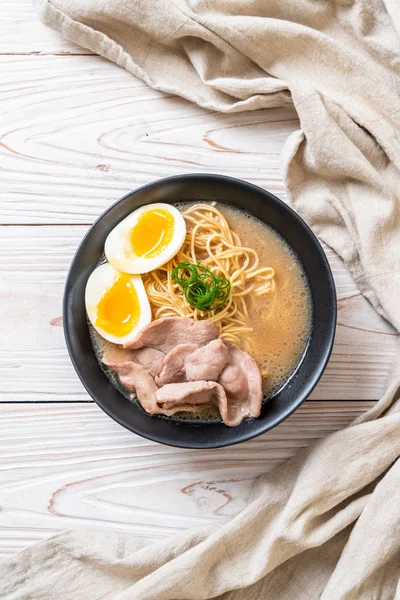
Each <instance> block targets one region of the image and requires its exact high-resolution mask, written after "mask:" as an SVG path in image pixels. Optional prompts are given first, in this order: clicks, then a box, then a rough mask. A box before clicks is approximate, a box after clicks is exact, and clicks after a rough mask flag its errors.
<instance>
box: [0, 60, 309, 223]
mask: <svg viewBox="0 0 400 600" xmlns="http://www.w3.org/2000/svg"><path fill="white" fill-rule="evenodd" d="M0 70H1V72H2V78H1V80H0V112H1V113H2V114H3V116H4V118H3V119H2V120H1V123H0V167H1V169H0V182H1V187H0V190H1V192H0V194H1V195H0V201H1V203H2V211H1V216H0V220H1V221H0V222H1V223H15V224H22V223H27V224H29V223H49V224H50V223H52V224H54V223H60V224H67V223H77V224H82V223H87V224H89V223H92V222H93V220H94V219H95V218H96V217H97V216H98V215H99V214H100V213H101V212H102V211H103V210H104V209H105V208H106V207H108V206H109V205H110V204H111V203H113V202H115V201H116V200H118V198H120V197H121V196H122V195H124V194H125V193H127V192H129V191H131V190H132V189H135V188H136V187H137V186H139V185H142V184H145V183H148V182H150V181H153V180H154V179H159V178H161V177H166V176H169V175H177V174H180V173H196V172H206V173H224V174H226V175H232V176H236V177H241V178H243V179H247V180H249V181H252V182H254V183H257V184H258V185H261V186H263V187H265V188H268V189H269V190H270V191H272V192H273V193H275V194H277V195H278V196H280V197H282V198H284V197H285V193H284V188H283V183H282V177H281V174H280V164H279V154H280V152H281V149H282V147H283V144H284V141H285V139H286V137H287V136H288V134H289V133H291V132H292V131H294V130H295V129H297V128H298V120H297V116H296V113H295V111H294V109H292V108H285V109H283V108H282V109H271V110H265V111H256V112H253V113H245V114H234V115H222V114H217V113H212V112H209V111H206V110H203V109H201V108H198V107H197V106H195V105H193V104H191V103H189V102H187V101H185V100H181V99H179V98H176V97H168V96H165V95H163V94H162V93H160V92H157V91H155V90H152V89H150V88H149V87H148V86H147V85H145V84H144V83H143V82H141V81H140V80H138V79H136V78H135V77H133V75H130V74H129V73H127V72H126V71H124V70H122V69H120V68H119V67H117V66H116V65H113V64H111V63H109V62H107V61H106V60H104V59H102V58H100V57H94V56H80V57H68V56H66V57H55V56H35V57H32V56H19V57H15V56H14V57H4V56H3V57H0Z"/></svg>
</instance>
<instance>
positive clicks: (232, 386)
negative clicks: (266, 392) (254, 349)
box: [218, 342, 262, 422]
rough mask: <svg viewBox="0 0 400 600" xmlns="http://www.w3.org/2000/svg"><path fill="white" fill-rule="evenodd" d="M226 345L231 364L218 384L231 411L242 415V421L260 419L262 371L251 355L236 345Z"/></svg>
mask: <svg viewBox="0 0 400 600" xmlns="http://www.w3.org/2000/svg"><path fill="white" fill-rule="evenodd" d="M226 345H227V347H228V349H229V362H228V364H227V365H226V367H225V368H224V370H223V371H222V373H221V375H220V377H219V379H218V382H219V383H220V384H221V385H222V386H223V388H224V389H225V392H226V395H227V398H228V402H229V410H230V411H231V412H232V413H235V415H241V418H240V421H241V420H242V419H244V418H245V417H258V416H259V415H260V411H261V403H262V380H261V373H260V369H259V368H258V366H257V363H256V361H255V360H254V359H253V358H252V357H251V356H250V354H247V352H244V351H243V350H240V348H238V347H237V346H235V344H231V343H229V342H227V343H226ZM232 418H234V417H233V416H232ZM235 418H237V417H235ZM229 420H231V418H230V419H229ZM240 421H239V422H240Z"/></svg>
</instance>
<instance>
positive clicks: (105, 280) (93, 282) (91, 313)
mask: <svg viewBox="0 0 400 600" xmlns="http://www.w3.org/2000/svg"><path fill="white" fill-rule="evenodd" d="M119 275H121V273H120V272H119V271H118V270H117V269H114V267H113V266H112V265H110V263H107V262H106V263H104V264H102V265H100V266H99V267H97V268H96V269H95V270H94V271H93V273H92V274H91V275H90V277H89V279H88V281H87V284H86V290H85V304H86V312H87V314H88V317H89V320H90V322H91V324H92V325H93V327H94V328H95V329H96V331H97V332H98V333H99V334H100V335H101V336H102V337H103V338H104V339H106V340H108V341H109V342H113V343H114V344H124V343H125V342H130V341H132V340H133V339H135V337H136V336H137V335H138V333H139V331H140V329H142V328H143V327H144V326H145V325H148V324H149V323H150V322H151V308H150V303H149V299H148V297H147V294H146V290H145V288H144V285H143V281H142V278H141V277H140V275H131V276H130V277H129V279H130V281H131V283H132V285H133V286H134V288H135V290H136V293H137V297H138V302H139V306H140V315H139V319H138V322H137V324H136V325H135V326H134V327H133V329H132V330H131V331H130V332H129V333H128V334H126V335H124V336H120V337H119V336H116V335H111V334H110V333H108V332H107V331H104V329H102V328H101V327H98V326H97V325H96V319H97V306H98V304H99V302H100V300H101V298H102V297H103V296H104V294H105V293H106V291H107V290H108V289H109V288H110V287H111V286H112V285H113V283H114V281H115V279H116V278H117V277H118V276H119Z"/></svg>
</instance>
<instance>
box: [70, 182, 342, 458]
mask: <svg viewBox="0 0 400 600" xmlns="http://www.w3.org/2000/svg"><path fill="white" fill-rule="evenodd" d="M194 179H196V180H203V181H207V180H208V181H210V182H212V181H214V182H220V183H222V184H223V183H230V184H232V185H236V186H237V185H239V186H241V187H244V188H247V189H248V190H250V191H253V192H255V193H256V194H261V195H262V196H265V197H267V198H268V199H269V200H270V201H272V202H273V203H275V204H276V205H277V206H278V207H280V208H282V209H283V211H284V212H285V211H286V212H288V213H289V214H291V216H292V218H294V220H295V221H297V222H299V223H300V224H301V226H302V228H303V229H305V231H306V233H307V234H308V236H309V237H310V238H311V240H312V241H313V243H314V245H315V246H316V247H317V249H318V251H319V258H320V260H321V261H322V263H323V265H324V270H325V274H326V276H327V283H328V285H329V290H330V292H331V297H330V301H331V307H330V308H331V310H332V312H331V318H330V323H329V327H328V333H327V336H326V338H325V352H324V356H323V358H322V360H319V362H318V374H317V376H314V378H313V381H312V383H311V384H309V385H308V386H306V387H305V388H304V390H303V391H302V392H301V393H300V394H299V397H300V399H299V400H298V401H297V402H295V403H293V406H291V407H290V408H289V409H287V410H286V411H283V412H282V414H281V415H279V416H278V417H277V418H275V420H274V421H273V422H271V423H269V424H264V425H265V426H264V427H261V430H260V428H258V429H249V430H248V431H246V430H242V431H241V435H240V436H239V437H238V439H234V440H232V441H230V440H226V441H222V442H220V443H219V442H218V441H216V442H215V441H212V442H208V443H203V442H202V443H198V444H197V443H196V442H191V443H190V444H188V443H185V442H180V441H179V439H178V440H175V439H168V440H166V439H165V436H163V435H158V434H156V433H155V434H149V433H147V432H143V431H142V430H140V429H138V428H136V427H135V424H134V423H133V424H132V423H127V422H126V421H125V420H124V419H121V418H119V416H118V415H116V414H115V413H113V411H112V410H110V409H109V407H108V406H107V405H106V404H104V403H103V402H101V401H99V399H98V397H96V395H95V393H94V392H93V390H91V388H90V386H89V385H88V383H87V381H86V378H85V375H84V373H83V369H82V367H81V364H80V363H79V361H78V358H77V356H76V349H75V344H74V339H73V334H72V331H71V330H70V328H69V321H68V319H67V318H66V317H67V315H68V309H69V302H70V294H71V290H72V288H73V286H72V285H71V278H72V276H73V271H74V268H75V263H76V261H77V259H78V257H79V256H80V254H81V252H82V250H83V248H84V247H85V245H86V243H87V242H88V240H89V238H90V237H91V235H92V233H93V229H94V228H95V227H96V225H98V224H99V223H100V222H101V221H102V220H103V219H105V218H106V217H107V216H108V214H109V213H110V212H112V211H113V209H114V208H115V207H117V206H118V205H119V204H120V203H122V202H124V201H125V200H127V199H128V198H131V197H132V196H134V195H135V194H137V193H140V192H145V191H151V190H152V189H153V188H155V187H158V186H160V185H163V184H165V183H168V184H169V183H173V182H176V183H185V182H187V183H189V184H193V180H194ZM188 201H190V198H189V199H188ZM167 202H168V201H167ZM178 202H179V201H178ZM221 202H223V203H225V204H227V205H232V206H234V203H233V202H230V201H229V199H227V200H223V201H221ZM171 204H172V202H171ZM140 206H141V205H139V206H138V207H137V208H139V207H140ZM133 210H136V209H133ZM248 212H249V213H250V214H253V213H252V211H251V210H249V211H248ZM253 216H254V217H255V218H256V219H258V220H261V221H262V222H263V223H265V224H266V225H269V224H268V223H267V222H265V221H263V219H260V217H258V216H256V215H253ZM269 226H270V227H272V228H273V229H275V227H274V226H273V225H269ZM114 227H115V225H114ZM275 230H276V229H275ZM276 231H277V230H276ZM277 233H278V234H279V235H280V236H281V237H283V238H284V235H283V234H282V233H280V232H279V231H277ZM284 239H285V238H284ZM286 243H287V244H288V245H289V246H290V247H291V245H290V243H289V242H288V241H286ZM299 260H300V262H301V264H302V266H304V265H303V262H302V261H301V258H300V257H299ZM62 308H63V330H64V338H65V342H66V346H67V350H68V354H69V357H70V360H71V362H72V365H73V367H74V369H75V371H76V373H77V375H78V377H79V379H80V381H81V383H82V384H83V386H84V388H85V389H86V391H87V392H88V394H89V395H90V396H91V398H92V399H93V400H94V401H95V402H96V404H97V405H98V406H99V407H100V408H101V409H102V410H103V411H104V412H105V413H106V414H107V415H108V416H109V417H111V419H113V420H114V421H115V422H117V423H118V424H119V425H122V426H123V427H124V428H126V429H128V430H130V431H132V432H133V433H135V434H136V435H139V436H141V437H143V438H145V439H148V440H151V441H155V442H157V443H160V444H164V445H167V446H172V447H176V448H190V449H213V448H222V447H227V446H232V445H236V444H239V443H242V442H245V441H248V440H251V439H253V438H255V437H258V436H259V435H262V434H263V433H266V432H267V431H270V430H271V429H273V428H275V427H276V426H277V425H279V424H280V423H282V422H283V421H285V420H286V419H287V418H288V417H290V416H291V415H292V414H293V413H294V412H295V411H296V410H297V409H298V408H299V407H300V406H301V405H302V404H303V403H304V402H305V401H306V400H307V399H308V397H309V396H310V394H311V393H312V391H313V390H314V388H315V387H316V385H317V384H318V382H319V381H320V379H321V376H322V374H323V373H324V371H325V368H326V366H327V364H328V362H329V359H330V357H331V354H332V349H333V344H334V340H335V334H336V322H337V296H336V288H335V282H334V279H333V274H332V270H331V268H330V265H329V261H328V259H327V257H326V255H325V252H324V250H323V248H322V245H321V243H320V241H319V240H318V238H317V236H316V235H315V234H314V232H313V231H312V229H311V228H310V227H309V225H308V224H307V223H306V222H305V221H304V220H303V219H302V217H301V216H300V215H299V214H298V213H297V212H296V211H295V210H293V209H292V208H291V206H289V205H288V204H286V203H285V202H283V201H282V200H281V199H280V198H278V197H277V196H275V195H274V194H272V193H271V192H269V191H268V190H265V189H263V188H262V187H260V186H257V185H255V184H253V183H250V182H248V181H245V180H243V179H239V178H235V177H230V176H226V175H220V174H208V173H190V174H182V175H173V176H170V177H164V178H161V179H157V180H155V181H152V182H150V183H146V184H145V185H142V186H139V187H137V188H136V189H134V190H132V191H130V192H128V193H126V194H124V195H123V196H122V197H121V198H119V199H118V200H116V201H115V202H113V203H112V204H111V205H110V206H109V207H108V208H106V210H105V211H104V212H103V213H102V214H101V215H100V216H99V217H98V218H97V219H96V220H95V221H94V222H93V224H92V225H91V226H90V227H89V229H88V231H87V232H86V233H85V235H84V236H83V238H82V240H81V241H80V243H79V245H78V247H77V249H76V251H75V253H74V256H73V258H72V261H71V263H70V266H69V268H68V272H67V276H66V279H65V284H64V293H63V300H62ZM88 335H89V333H88ZM306 352H307V347H306V350H305V353H306ZM93 354H94V351H93ZM302 361H303V359H301V360H300V363H299V365H298V367H296V372H297V369H301V363H302ZM98 367H99V369H101V367H100V365H98ZM289 381H290V379H289ZM284 387H286V384H285V386H284ZM115 389H116V388H115ZM125 400H126V399H125ZM126 401H127V402H128V400H126ZM140 410H143V409H140ZM146 415H147V416H148V418H150V419H154V418H155V417H154V416H151V415H148V414H147V413H146ZM257 420H258V419H249V420H247V421H244V422H243V423H246V422H247V423H254V422H257ZM175 423H176V421H175ZM243 423H242V424H241V425H243ZM210 425H211V423H210ZM241 425H239V426H237V427H230V428H229V429H230V430H232V431H234V430H237V429H238V427H241ZM179 426H180V427H182V426H183V427H191V428H193V427H196V428H197V427H202V425H200V424H199V425H194V424H193V423H185V422H184V421H182V422H179Z"/></svg>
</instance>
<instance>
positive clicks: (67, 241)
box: [0, 226, 397, 401]
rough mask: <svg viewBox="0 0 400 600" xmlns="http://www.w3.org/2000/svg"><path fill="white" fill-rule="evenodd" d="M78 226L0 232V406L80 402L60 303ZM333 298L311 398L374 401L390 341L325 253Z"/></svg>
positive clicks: (391, 350) (393, 341)
mask: <svg viewBox="0 0 400 600" xmlns="http://www.w3.org/2000/svg"><path fill="white" fill-rule="evenodd" d="M86 231H87V227H86V226H68V227H63V226H41V227H39V226H37V227H36V226H25V227H24V226H8V227H5V226H3V227H2V228H1V229H0V277H1V281H2V285H1V290H0V314H1V317H0V318H1V321H2V326H3V335H2V337H1V339H0V375H1V377H0V401H1V400H2V401H10V400H11V401H46V400H48V401H52V400H58V401H68V400H75V401H76V400H88V399H89V398H88V395H87V394H86V392H85V390H84V389H83V386H82V385H81V384H80V382H79V381H78V378H77V377H76V375H75V373H74V370H73V368H72V365H71V364H70V360H69V357H68V354H67V351H66V348H65V344H64V336H63V331H62V323H61V318H60V317H61V312H62V309H61V298H62V293H63V286H64V280H65V277H66V273H67V269H68V267H69V264H70V262H71V260H72V257H73V254H74V252H75V250H76V248H77V246H78V244H79V241H80V240H81V238H82V237H83V235H84V233H85V232H86ZM326 251H327V254H328V258H329V261H330V264H331V266H332V269H333V273H334V277H335V281H336V285H337V293H338V298H339V317H338V329H337V336H336V342H335V347H334V352H333V355H332V358H331V360H330V363H329V366H328V368H327V370H326V372H325V374H324V375H323V377H322V379H321V381H320V383H319V385H318V387H317V388H316V390H315V391H314V392H313V395H312V398H313V399H318V400H375V399H377V398H379V397H380V395H381V394H382V392H383V390H384V386H385V380H386V376H387V373H388V370H389V367H390V363H391V360H392V357H393V356H394V354H395V352H396V345H397V335H396V334H395V332H394V331H393V330H392V328H391V327H390V326H389V325H388V324H387V323H386V322H385V321H384V320H383V319H381V318H380V317H379V316H378V315H377V314H376V313H375V311H374V310H373V308H372V307H371V306H370V305H369V303H368V302H367V301H366V300H365V299H364V298H363V296H361V295H360V294H359V292H358V290H357V288H356V287H355V284H354V282H353V281H352V279H351V277H350V275H349V273H348V272H347V270H346V269H345V268H344V266H343V263H342V261H341V260H340V259H339V258H338V257H337V256H336V255H335V253H334V252H332V251H331V250H329V249H327V248H326Z"/></svg>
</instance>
